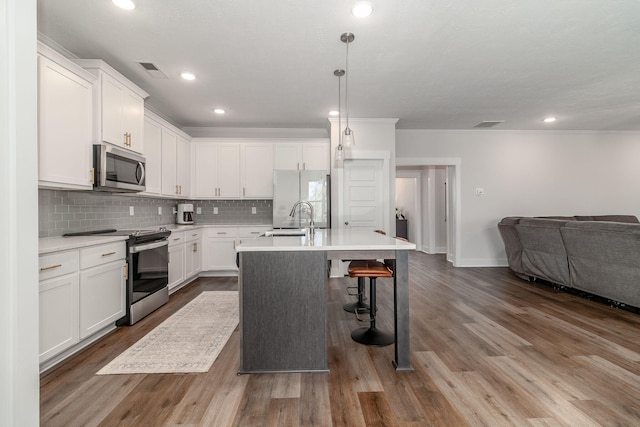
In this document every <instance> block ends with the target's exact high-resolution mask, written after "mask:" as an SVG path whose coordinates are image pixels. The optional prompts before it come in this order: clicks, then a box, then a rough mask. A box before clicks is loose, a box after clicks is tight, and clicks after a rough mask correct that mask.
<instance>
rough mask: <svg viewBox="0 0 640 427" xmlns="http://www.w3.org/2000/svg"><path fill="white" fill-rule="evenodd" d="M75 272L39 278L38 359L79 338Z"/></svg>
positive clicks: (45, 358) (65, 346)
mask: <svg viewBox="0 0 640 427" xmlns="http://www.w3.org/2000/svg"><path fill="white" fill-rule="evenodd" d="M78 285H79V278H78V273H77V272H76V273H73V274H67V275H64V276H61V277H56V278H54V279H49V280H43V281H41V282H40V362H44V361H45V360H47V359H50V358H52V357H53V356H55V355H57V354H58V353H61V352H63V351H64V350H66V349H68V348H69V347H71V346H73V345H74V344H76V343H78V340H79V338H78V337H79V328H78Z"/></svg>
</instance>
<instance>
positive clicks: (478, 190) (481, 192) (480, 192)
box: [476, 188, 484, 196]
mask: <svg viewBox="0 0 640 427" xmlns="http://www.w3.org/2000/svg"><path fill="white" fill-rule="evenodd" d="M476 196H484V188H476Z"/></svg>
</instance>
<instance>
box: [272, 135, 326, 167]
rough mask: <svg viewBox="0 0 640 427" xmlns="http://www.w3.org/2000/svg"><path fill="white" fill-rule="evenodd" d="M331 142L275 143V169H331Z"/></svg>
mask: <svg viewBox="0 0 640 427" xmlns="http://www.w3.org/2000/svg"><path fill="white" fill-rule="evenodd" d="M329 158H330V156H329V142H328V141H323V142H278V143H275V144H274V169H277V170H326V171H329V169H330V166H331V165H330V163H329Z"/></svg>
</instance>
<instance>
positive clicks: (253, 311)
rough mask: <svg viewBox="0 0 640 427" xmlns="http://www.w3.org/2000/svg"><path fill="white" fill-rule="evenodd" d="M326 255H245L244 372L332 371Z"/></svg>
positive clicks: (242, 263) (242, 261)
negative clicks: (328, 337)
mask: <svg viewBox="0 0 640 427" xmlns="http://www.w3.org/2000/svg"><path fill="white" fill-rule="evenodd" d="M326 277H327V257H326V252H243V253H240V276H239V286H240V288H239V289H240V372H241V373H248V372H283V371H286V372H306V371H328V370H329V368H328V366H327V286H326Z"/></svg>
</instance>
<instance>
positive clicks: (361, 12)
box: [351, 1, 373, 18]
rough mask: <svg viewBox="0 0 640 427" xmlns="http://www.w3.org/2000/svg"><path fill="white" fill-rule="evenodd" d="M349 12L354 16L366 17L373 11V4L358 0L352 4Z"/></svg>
mask: <svg viewBox="0 0 640 427" xmlns="http://www.w3.org/2000/svg"><path fill="white" fill-rule="evenodd" d="M351 13H352V14H353V16H355V17H356V18H366V17H367V16H369V15H371V14H372V13H373V5H372V4H371V3H369V2H368V1H360V2H358V3H356V4H355V5H354V6H353V8H352V9H351Z"/></svg>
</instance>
